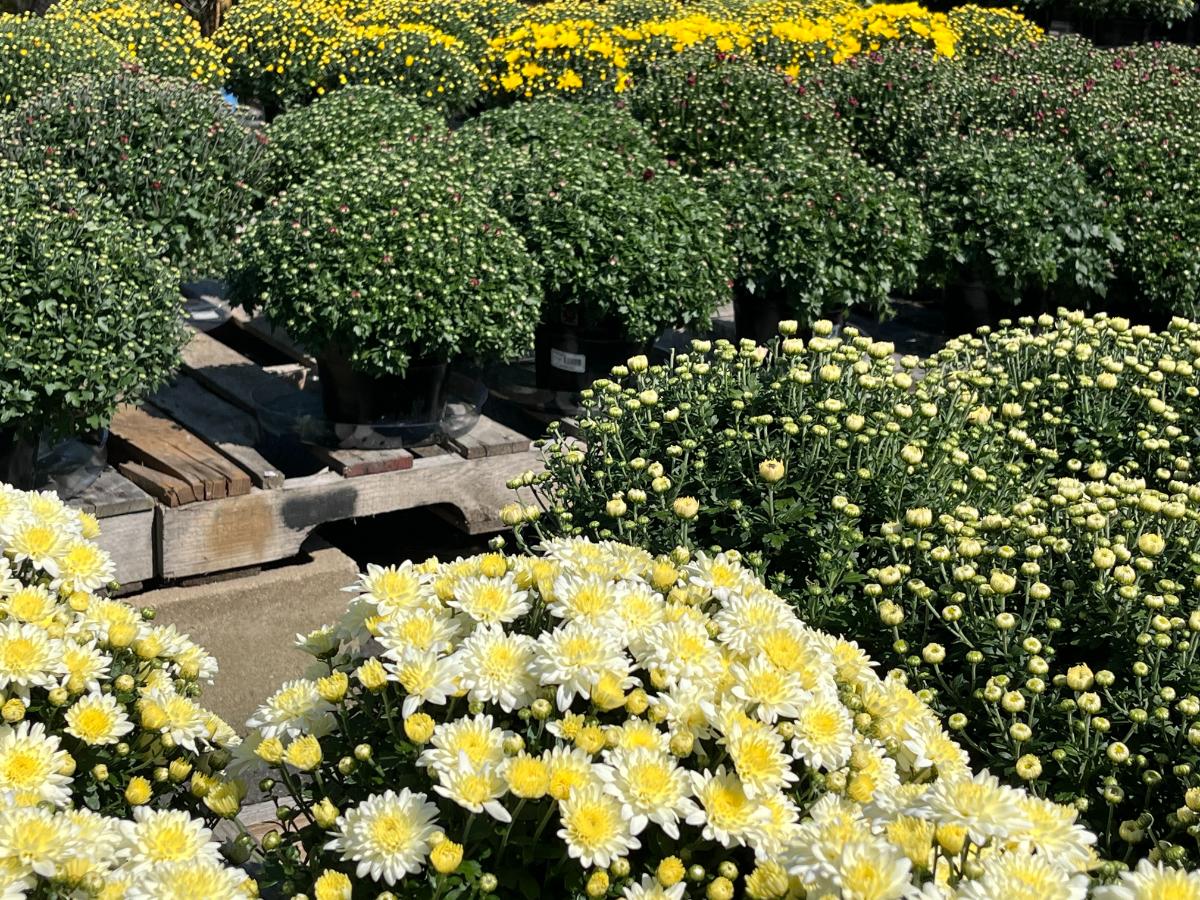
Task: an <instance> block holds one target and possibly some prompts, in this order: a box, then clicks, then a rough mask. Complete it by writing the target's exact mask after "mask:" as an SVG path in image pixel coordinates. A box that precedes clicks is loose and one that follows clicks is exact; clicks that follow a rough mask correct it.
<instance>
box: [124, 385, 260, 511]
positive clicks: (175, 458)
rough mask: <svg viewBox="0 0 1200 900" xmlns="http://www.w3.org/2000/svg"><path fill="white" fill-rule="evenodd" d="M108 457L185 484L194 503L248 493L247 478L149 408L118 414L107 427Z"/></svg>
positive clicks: (181, 429)
mask: <svg viewBox="0 0 1200 900" xmlns="http://www.w3.org/2000/svg"><path fill="white" fill-rule="evenodd" d="M109 451H110V454H115V456H114V458H116V459H117V460H118V461H119V462H136V463H141V464H142V465H144V466H146V467H147V468H150V469H155V470H157V471H159V472H165V473H166V474H168V475H170V476H172V477H174V478H178V479H179V480H181V481H185V482H187V483H188V484H189V485H190V486H191V488H192V493H193V494H195V496H196V498H197V499H204V500H219V499H221V498H223V497H229V496H233V497H236V496H238V495H240V494H246V493H249V491H250V487H251V484H250V476H249V475H247V474H246V473H245V472H243V471H242V470H241V469H240V468H238V467H237V466H235V465H234V464H233V463H231V462H230V461H229V460H227V459H226V458H225V457H223V456H222V455H221V454H220V453H218V452H217V451H216V450H214V449H213V448H212V447H209V446H208V444H206V443H204V441H202V440H200V438H198V437H196V436H195V435H194V434H192V433H191V432H190V431H187V430H186V429H184V428H182V427H180V426H179V425H178V424H177V423H175V422H173V421H171V419H170V417H168V416H167V414H166V413H164V412H162V411H161V410H158V409H155V408H154V407H153V406H151V405H149V404H147V405H145V406H143V407H141V408H137V407H133V406H129V405H125V406H122V407H121V408H120V409H119V410H117V414H116V415H115V416H114V417H113V420H112V423H111V424H110V425H109Z"/></svg>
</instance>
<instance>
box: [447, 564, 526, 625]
mask: <svg viewBox="0 0 1200 900" xmlns="http://www.w3.org/2000/svg"><path fill="white" fill-rule="evenodd" d="M447 605H449V606H452V607H454V608H455V609H458V610H461V611H462V612H464V613H466V614H467V615H468V616H470V617H471V618H472V619H474V620H475V621H476V622H479V623H481V624H484V625H491V624H505V623H508V622H512V621H513V620H515V619H519V618H520V617H521V616H523V615H525V613H527V612H529V605H530V601H529V592H528V591H523V590H521V589H520V588H519V587H517V581H516V578H514V577H513V574H512V573H511V572H509V573H508V574H506V575H505V576H504V577H502V578H489V577H488V576H486V575H477V576H475V577H473V578H464V579H463V580H462V581H460V582H458V584H456V585H455V586H454V598H453V599H451V600H450V601H449V602H448V604H447Z"/></svg>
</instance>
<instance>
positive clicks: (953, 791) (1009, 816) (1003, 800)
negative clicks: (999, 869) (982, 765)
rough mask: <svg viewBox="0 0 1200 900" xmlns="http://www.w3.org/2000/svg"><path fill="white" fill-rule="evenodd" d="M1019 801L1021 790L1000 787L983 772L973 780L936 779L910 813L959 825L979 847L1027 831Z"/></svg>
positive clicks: (991, 777) (944, 823)
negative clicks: (992, 840)
mask: <svg viewBox="0 0 1200 900" xmlns="http://www.w3.org/2000/svg"><path fill="white" fill-rule="evenodd" d="M1020 800H1021V792H1020V791H1017V790H1015V789H1013V788H1010V787H1008V786H1007V785H1002V784H1000V781H999V780H998V779H997V778H996V777H995V776H993V775H990V774H989V773H988V772H987V770H986V769H985V770H983V771H982V772H979V773H977V774H976V775H975V776H974V777H967V776H966V775H963V776H960V777H958V778H939V779H938V780H937V781H935V782H934V783H933V786H932V787H931V788H930V789H929V790H928V791H927V792H926V793H925V795H924V796H923V797H922V798H921V800H920V801H919V805H918V806H916V807H914V808H913V810H912V811H911V812H912V814H913V815H917V816H922V817H924V818H929V819H932V820H933V821H934V822H937V823H938V824H940V825H959V826H962V827H963V828H965V829H966V830H967V834H969V835H970V837H971V840H973V841H975V842H976V843H979V844H982V843H984V842H985V841H987V840H988V839H989V838H1003V839H1007V838H1010V837H1014V836H1017V835H1020V834H1023V833H1025V832H1027V831H1028V830H1029V827H1030V821H1029V819H1028V817H1027V816H1026V814H1025V812H1024V810H1022V808H1021V803H1020Z"/></svg>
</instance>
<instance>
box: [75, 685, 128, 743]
mask: <svg viewBox="0 0 1200 900" xmlns="http://www.w3.org/2000/svg"><path fill="white" fill-rule="evenodd" d="M66 721H67V727H66V732H67V734H71V735H74V736H75V737H77V738H79V739H80V740H81V741H83V742H84V743H85V744H89V745H91V746H93V747H102V746H105V745H107V744H115V743H117V741H119V740H120V739H121V738H123V737H124V736H125V735H127V734H129V732H131V731H133V722H131V721H130V720H129V716H128V715H126V713H125V708H124V707H123V706H121V705H120V704H119V703H117V698H116V697H114V696H113V695H112V694H100V693H91V694H84V695H83V696H82V697H80V698H79V699H78V700H76V701H75V703H74V704H73V705H72V706H71V708H70V709H68V710H67V715H66Z"/></svg>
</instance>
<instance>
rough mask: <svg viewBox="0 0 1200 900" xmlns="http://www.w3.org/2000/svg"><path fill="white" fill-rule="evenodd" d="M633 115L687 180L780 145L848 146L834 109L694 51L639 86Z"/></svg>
mask: <svg viewBox="0 0 1200 900" xmlns="http://www.w3.org/2000/svg"><path fill="white" fill-rule="evenodd" d="M629 102H630V108H631V109H632V110H633V113H634V115H635V116H637V118H638V119H639V120H641V121H642V122H644V123H645V125H646V127H647V129H648V130H649V131H650V132H651V133H652V134H653V135H654V138H655V140H656V141H657V142H658V144H659V146H660V147H661V148H662V151H663V153H665V154H666V155H667V157H668V158H670V159H673V160H678V161H679V163H680V164H681V165H682V166H683V167H684V168H685V169H686V170H687V171H690V172H697V171H703V170H705V169H709V168H713V167H717V166H723V165H727V164H729V163H744V162H753V161H757V160H759V159H761V158H762V156H763V155H764V154H766V153H767V152H769V150H770V148H771V147H772V146H774V145H776V144H778V143H781V142H784V141H786V142H788V143H804V144H806V145H808V146H810V147H811V146H824V145H826V144H829V145H835V146H839V145H843V144H844V143H845V135H844V132H843V129H842V128H841V127H840V123H839V122H838V121H837V120H836V119H834V117H833V114H832V109H831V108H830V106H829V105H828V104H827V103H825V102H824V101H823V100H818V99H816V98H815V97H814V95H813V93H811V92H810V90H809V88H808V87H806V86H805V85H804V84H802V83H800V82H798V81H797V80H796V79H794V78H789V77H787V76H784V75H782V74H781V73H779V72H775V71H773V70H772V69H770V68H768V67H766V66H763V65H761V64H759V63H757V62H755V61H754V60H753V59H750V58H746V57H741V56H734V55H730V54H725V53H720V52H717V51H714V50H713V49H711V48H709V47H697V48H694V49H692V50H689V51H686V52H683V53H680V54H678V55H676V56H674V57H671V58H669V59H667V60H666V61H664V62H663V63H661V64H660V65H659V66H657V67H655V68H654V69H653V70H651V72H650V73H649V74H648V76H647V77H646V78H645V79H639V80H638V81H637V83H636V87H635V89H634V90H633V91H632V92H631V94H630V100H629Z"/></svg>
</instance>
